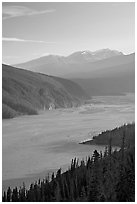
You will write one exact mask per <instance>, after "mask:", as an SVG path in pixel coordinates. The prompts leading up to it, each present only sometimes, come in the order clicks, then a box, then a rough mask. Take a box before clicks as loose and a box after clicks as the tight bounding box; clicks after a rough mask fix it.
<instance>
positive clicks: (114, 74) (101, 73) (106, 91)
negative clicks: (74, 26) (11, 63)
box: [18, 49, 135, 95]
mask: <svg viewBox="0 0 137 204" xmlns="http://www.w3.org/2000/svg"><path fill="white" fill-rule="evenodd" d="M18 66H19V67H21V68H25V69H30V70H33V71H37V72H41V73H46V74H51V75H53V76H61V77H63V78H67V79H70V80H73V81H74V82H76V83H78V84H79V85H80V86H81V87H82V88H83V89H84V90H85V91H86V92H87V93H88V94H90V95H117V94H118V95H119V94H123V93H125V92H134V91H135V53H133V54H130V55H124V54H123V53H122V52H119V51H116V50H110V49H102V50H98V51H95V52H91V51H87V50H85V51H78V52H75V53H72V54H71V55H69V56H67V57H63V56H55V55H49V56H45V57H41V58H39V59H35V60H32V61H30V62H26V63H23V64H20V65H18Z"/></svg>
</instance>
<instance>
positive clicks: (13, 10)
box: [2, 6, 55, 20]
mask: <svg viewBox="0 0 137 204" xmlns="http://www.w3.org/2000/svg"><path fill="white" fill-rule="evenodd" d="M53 12H55V9H47V10H42V11H37V10H34V9H30V8H28V7H25V6H3V8H2V17H3V20H5V19H9V18H14V17H19V16H32V15H40V14H45V13H53Z"/></svg>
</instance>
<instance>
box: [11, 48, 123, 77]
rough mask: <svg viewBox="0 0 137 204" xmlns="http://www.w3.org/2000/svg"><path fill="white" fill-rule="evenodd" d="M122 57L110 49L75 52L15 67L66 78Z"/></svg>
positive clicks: (42, 58)
mask: <svg viewBox="0 0 137 204" xmlns="http://www.w3.org/2000/svg"><path fill="white" fill-rule="evenodd" d="M121 55H123V53H122V52H119V51H116V50H110V49H102V50H98V51H95V52H91V51H88V50H85V51H78V52H74V53H72V54H71V55H69V56H66V57H65V56H59V55H48V56H43V57H40V58H37V59H34V60H31V61H28V62H25V63H21V64H17V65H14V66H15V67H18V68H25V69H28V70H31V71H36V72H40V73H45V74H49V75H53V76H66V75H69V74H71V73H72V74H73V73H75V72H76V73H77V72H82V71H83V70H84V71H85V68H86V69H89V66H90V65H91V64H92V63H94V62H97V61H101V60H104V59H108V58H111V57H114V56H121ZM85 65H86V67H85ZM83 68H84V69H83Z"/></svg>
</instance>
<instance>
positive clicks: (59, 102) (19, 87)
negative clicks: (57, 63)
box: [2, 64, 89, 118]
mask: <svg viewBox="0 0 137 204" xmlns="http://www.w3.org/2000/svg"><path fill="white" fill-rule="evenodd" d="M88 98H89V97H88V95H87V94H86V93H85V92H84V91H83V90H82V88H81V87H80V86H79V85H77V84H76V83H74V82H72V81H70V80H67V79H62V78H57V77H52V76H48V75H44V74H39V73H35V72H31V71H27V70H23V69H18V68H14V67H11V66H8V65H4V64H3V65H2V108H3V118H12V117H15V116H16V115H20V114H37V110H39V109H48V108H49V107H50V106H52V107H55V108H60V107H62V108H64V107H72V106H77V105H80V104H81V103H83V102H84V100H86V99H88Z"/></svg>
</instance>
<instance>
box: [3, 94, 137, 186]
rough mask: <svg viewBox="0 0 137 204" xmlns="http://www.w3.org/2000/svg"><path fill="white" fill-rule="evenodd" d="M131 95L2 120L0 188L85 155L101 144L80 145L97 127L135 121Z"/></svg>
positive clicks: (93, 100)
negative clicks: (1, 185) (0, 175)
mask: <svg viewBox="0 0 137 204" xmlns="http://www.w3.org/2000/svg"><path fill="white" fill-rule="evenodd" d="M134 103H135V100H134V95H133V94H127V95H126V96H98V97H93V98H92V100H91V101H90V104H87V105H83V106H81V107H78V108H70V109H56V110H52V111H45V112H41V113H40V114H39V115H36V116H22V117H18V118H14V119H9V120H3V123H2V129H3V134H2V138H3V139H2V178H3V189H5V188H7V187H8V186H11V187H13V186H15V185H17V186H19V185H22V183H23V181H25V183H26V185H28V184H29V183H30V182H32V181H35V180H37V179H38V178H44V177H45V175H47V173H48V172H49V173H51V172H53V171H55V170H56V169H58V168H60V167H61V168H62V169H63V170H65V169H67V167H68V166H69V164H70V162H71V159H72V158H74V157H77V158H80V159H82V158H85V157H86V156H88V155H91V154H92V152H93V151H94V150H95V149H97V150H98V151H103V150H104V146H95V145H82V144H79V142H81V141H83V140H87V139H90V138H92V136H93V135H96V134H97V133H99V132H100V131H103V130H106V129H112V128H115V127H116V126H120V125H123V124H124V123H129V122H132V121H135V118H134V117H135V114H134V112H135V107H134Z"/></svg>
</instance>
